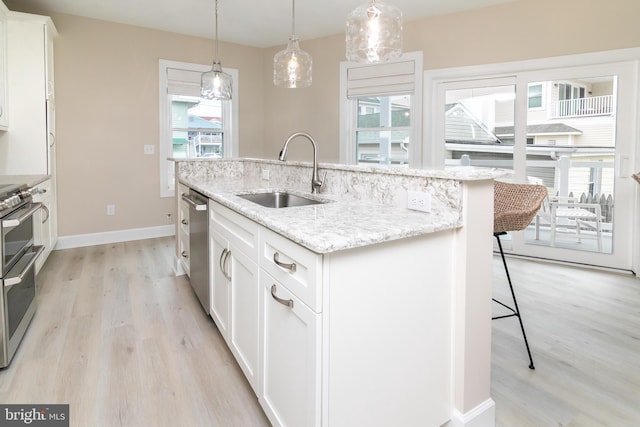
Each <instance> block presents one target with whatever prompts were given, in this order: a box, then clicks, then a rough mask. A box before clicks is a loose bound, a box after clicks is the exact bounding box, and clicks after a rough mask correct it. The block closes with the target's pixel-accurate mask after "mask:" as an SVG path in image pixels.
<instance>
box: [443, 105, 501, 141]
mask: <svg viewBox="0 0 640 427" xmlns="http://www.w3.org/2000/svg"><path fill="white" fill-rule="evenodd" d="M445 109H446V113H445V140H446V141H447V142H456V143H462V144H499V143H501V141H500V138H498V137H497V136H496V135H495V134H494V133H493V132H491V130H490V129H489V128H488V127H487V125H485V124H484V123H483V122H482V120H480V119H479V118H478V117H476V115H475V114H474V113H473V112H472V111H471V110H470V109H469V108H467V107H466V106H465V105H464V104H462V103H454V104H448V105H447V106H446V107H445Z"/></svg>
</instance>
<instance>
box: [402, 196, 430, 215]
mask: <svg viewBox="0 0 640 427" xmlns="http://www.w3.org/2000/svg"><path fill="white" fill-rule="evenodd" d="M407 208H408V209H412V210H414V211H421V212H431V193H429V192H427V191H407Z"/></svg>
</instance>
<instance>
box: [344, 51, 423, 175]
mask: <svg viewBox="0 0 640 427" xmlns="http://www.w3.org/2000/svg"><path fill="white" fill-rule="evenodd" d="M421 75H422V53H421V52H417V53H408V54H405V55H403V57H402V58H401V59H400V60H398V61H393V62H387V63H381V64H355V63H348V62H343V63H342V64H341V76H340V90H341V93H342V101H341V107H340V108H341V112H340V161H341V162H342V163H348V164H375V165H384V166H404V167H407V166H409V165H413V166H414V167H415V165H418V164H419V161H420V152H421V147H420V146H419V144H416V143H415V142H417V141H421V139H422V138H421V126H420V123H421V113H420V111H421V105H422V100H421V98H422V79H421Z"/></svg>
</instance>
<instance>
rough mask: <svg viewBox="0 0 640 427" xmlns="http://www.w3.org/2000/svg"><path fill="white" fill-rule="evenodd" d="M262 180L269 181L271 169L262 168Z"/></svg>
mask: <svg viewBox="0 0 640 427" xmlns="http://www.w3.org/2000/svg"><path fill="white" fill-rule="evenodd" d="M262 180H263V181H269V169H262Z"/></svg>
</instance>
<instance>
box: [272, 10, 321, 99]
mask: <svg viewBox="0 0 640 427" xmlns="http://www.w3.org/2000/svg"><path fill="white" fill-rule="evenodd" d="M312 66H313V61H312V60H311V55H309V54H308V53H307V52H305V51H304V50H302V49H300V41H299V40H298V37H296V0H292V1H291V37H289V43H287V48H286V49H285V50H281V51H280V52H278V53H276V54H275V56H274V57H273V84H274V85H276V86H280V87H286V88H290V89H294V88H299V87H309V86H311V80H312V77H311V76H312V72H311V70H312Z"/></svg>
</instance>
